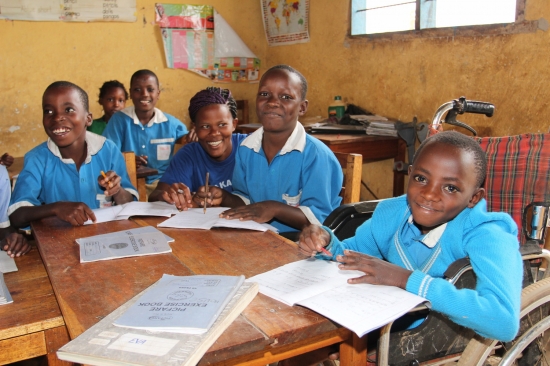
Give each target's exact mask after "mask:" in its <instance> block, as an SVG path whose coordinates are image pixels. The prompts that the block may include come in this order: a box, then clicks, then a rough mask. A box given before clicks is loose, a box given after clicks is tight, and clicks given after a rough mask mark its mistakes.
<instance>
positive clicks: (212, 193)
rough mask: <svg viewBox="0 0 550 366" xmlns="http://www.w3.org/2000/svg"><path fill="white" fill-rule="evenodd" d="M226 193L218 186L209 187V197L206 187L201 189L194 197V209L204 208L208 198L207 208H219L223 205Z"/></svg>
mask: <svg viewBox="0 0 550 366" xmlns="http://www.w3.org/2000/svg"><path fill="white" fill-rule="evenodd" d="M224 192H225V191H224V190H223V189H221V188H218V187H216V186H208V195H207V194H206V190H205V188H204V186H202V187H199V190H198V191H197V192H195V194H194V195H193V207H204V199H205V198H206V207H217V206H220V205H221V204H222V200H223V195H224V194H225V193H224Z"/></svg>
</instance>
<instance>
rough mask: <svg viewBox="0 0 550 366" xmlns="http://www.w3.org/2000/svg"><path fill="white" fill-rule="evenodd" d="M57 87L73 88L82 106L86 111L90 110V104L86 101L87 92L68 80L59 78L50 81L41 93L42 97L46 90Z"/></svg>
mask: <svg viewBox="0 0 550 366" xmlns="http://www.w3.org/2000/svg"><path fill="white" fill-rule="evenodd" d="M57 88H73V89H75V90H76V91H77V92H78V96H79V97H80V101H81V102H82V106H84V109H85V110H86V112H89V111H90V105H89V103H88V93H86V92H85V91H84V89H82V88H81V87H79V86H78V85H76V84H73V83H71V82H70V81H63V80H61V81H55V82H53V83H51V84H50V85H48V87H47V88H46V90H44V94H42V97H44V95H46V93H47V92H48V91H50V90H52V89H57Z"/></svg>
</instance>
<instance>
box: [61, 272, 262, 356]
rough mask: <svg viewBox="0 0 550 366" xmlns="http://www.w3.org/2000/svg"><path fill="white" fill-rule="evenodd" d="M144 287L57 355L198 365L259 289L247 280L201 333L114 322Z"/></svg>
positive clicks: (135, 299) (136, 298)
mask: <svg viewBox="0 0 550 366" xmlns="http://www.w3.org/2000/svg"><path fill="white" fill-rule="evenodd" d="M145 291H147V290H145ZM145 291H144V292H142V293H141V294H138V295H137V296H135V297H134V298H133V299H131V300H130V301H128V302H127V303H125V304H124V305H122V306H121V307H119V308H118V309H116V310H115V311H114V312H112V313H111V314H109V315H108V316H106V317H105V318H103V319H102V320H101V321H99V323H97V324H96V325H94V326H92V327H91V328H90V329H88V330H86V331H85V332H84V333H82V334H81V335H80V336H78V337H77V338H75V339H74V340H72V341H71V342H69V343H68V344H66V345H65V346H63V347H62V348H61V349H60V350H59V351H57V356H58V358H59V359H61V360H65V361H71V362H77V363H81V364H87V365H122V364H124V365H181V366H195V365H196V364H197V363H198V362H199V360H200V359H201V358H202V356H203V355H204V354H205V353H206V351H207V350H208V349H209V348H210V347H211V346H212V344H213V343H214V342H215V341H216V339H218V337H219V336H220V335H221V334H222V333H223V332H224V331H225V329H227V327H228V326H229V325H230V324H231V323H232V322H233V321H234V320H235V319H236V318H237V316H239V314H240V313H241V312H242V311H243V310H244V309H245V308H246V306H247V305H248V304H249V303H250V302H251V301H252V300H253V299H254V297H255V296H256V294H257V293H258V285H257V284H255V283H252V282H244V283H243V284H242V285H241V286H240V287H239V288H238V290H237V291H236V293H235V294H234V295H233V297H232V298H231V299H230V301H229V302H228V303H227V305H226V306H225V307H224V308H223V311H222V312H221V314H220V315H219V316H218V318H217V319H216V320H215V321H214V323H213V324H212V326H211V327H210V328H209V329H208V331H207V332H205V333H202V334H183V333H169V332H168V333H164V332H163V333H155V332H151V331H148V330H143V329H128V328H121V327H117V326H115V325H113V321H114V320H115V319H117V318H119V317H120V316H121V315H122V314H123V313H124V312H125V311H126V310H127V309H128V308H129V307H130V306H132V305H133V304H134V303H135V302H136V301H137V300H138V299H139V297H140V296H141V295H142V294H143V293H145Z"/></svg>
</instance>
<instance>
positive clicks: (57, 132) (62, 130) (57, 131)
mask: <svg viewBox="0 0 550 366" xmlns="http://www.w3.org/2000/svg"><path fill="white" fill-rule="evenodd" d="M69 131H70V129H68V128H65V127H62V128H56V129H55V130H53V131H52V132H53V133H54V135H63V134H65V133H67V132H69Z"/></svg>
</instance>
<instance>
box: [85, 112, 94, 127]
mask: <svg viewBox="0 0 550 366" xmlns="http://www.w3.org/2000/svg"><path fill="white" fill-rule="evenodd" d="M93 121H94V118H93V116H92V114H91V113H88V114H87V115H86V127H88V126H91V125H92V122H93Z"/></svg>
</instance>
